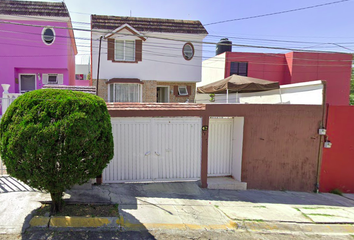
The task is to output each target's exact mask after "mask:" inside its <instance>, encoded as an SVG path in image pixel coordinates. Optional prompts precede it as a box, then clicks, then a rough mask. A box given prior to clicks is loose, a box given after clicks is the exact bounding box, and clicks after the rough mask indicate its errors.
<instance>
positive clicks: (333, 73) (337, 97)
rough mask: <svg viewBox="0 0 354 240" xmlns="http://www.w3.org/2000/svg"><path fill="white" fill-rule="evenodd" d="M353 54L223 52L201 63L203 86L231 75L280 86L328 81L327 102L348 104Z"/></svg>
mask: <svg viewBox="0 0 354 240" xmlns="http://www.w3.org/2000/svg"><path fill="white" fill-rule="evenodd" d="M351 68H352V55H351V54H346V53H315V52H313V53H309V52H289V53H286V54H271V53H246V52H224V53H222V54H219V55H217V56H215V57H212V58H210V59H208V60H205V61H204V62H203V74H202V84H201V85H205V84H207V83H210V82H214V81H217V80H220V79H223V78H225V77H228V76H230V75H231V74H238V75H243V76H249V77H255V78H261V79H265V80H270V81H277V82H279V83H280V84H290V83H299V82H307V81H313V80H325V81H327V103H329V104H331V105H349V91H350V77H351Z"/></svg>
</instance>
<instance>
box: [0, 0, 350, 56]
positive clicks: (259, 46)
mask: <svg viewBox="0 0 354 240" xmlns="http://www.w3.org/2000/svg"><path fill="white" fill-rule="evenodd" d="M342 1H349V0H342ZM0 23H4V24H13V25H21V26H30V27H48V26H44V25H37V24H24V23H17V22H9V21H0ZM53 28H58V29H72V30H78V31H86V32H96V33H100V34H105V33H107V32H106V31H99V30H88V29H80V28H68V27H58V26H53ZM116 34H119V33H116ZM120 35H123V36H131V34H120ZM144 36H145V37H148V38H155V39H162V40H169V41H178V42H186V41H189V42H192V43H196V44H198V43H199V44H208V45H217V44H219V45H220V43H216V42H205V41H196V40H191V39H176V38H167V37H156V36H151V35H148V34H146V35H144ZM231 46H235V47H244V48H245V47H246V48H261V49H276V50H289V51H299V52H309V50H303V49H299V48H288V47H269V46H261V45H248V44H231ZM310 51H312V52H332V53H333V51H318V50H317V51H316V50H310ZM334 53H335V52H334Z"/></svg>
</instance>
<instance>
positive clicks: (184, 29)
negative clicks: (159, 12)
mask: <svg viewBox="0 0 354 240" xmlns="http://www.w3.org/2000/svg"><path fill="white" fill-rule="evenodd" d="M123 24H129V25H130V26H132V27H133V28H134V29H136V30H137V31H140V32H166V33H191V34H208V32H207V30H206V29H205V28H204V26H203V25H202V24H201V22H200V21H195V20H176V19H162V18H138V17H118V16H105V15H91V28H92V29H104V30H114V29H116V28H118V27H120V26H121V25H123Z"/></svg>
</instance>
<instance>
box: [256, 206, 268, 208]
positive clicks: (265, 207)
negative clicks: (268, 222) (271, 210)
mask: <svg viewBox="0 0 354 240" xmlns="http://www.w3.org/2000/svg"><path fill="white" fill-rule="evenodd" d="M253 207H254V208H267V207H266V206H253Z"/></svg>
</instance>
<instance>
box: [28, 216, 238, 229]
mask: <svg viewBox="0 0 354 240" xmlns="http://www.w3.org/2000/svg"><path fill="white" fill-rule="evenodd" d="M29 224H30V227H32V228H119V229H124V230H125V231H141V230H146V229H148V230H153V229H164V230H171V229H178V230H200V229H208V230H227V229H237V228H238V224H237V223H235V222H233V221H230V222H229V223H227V224H220V225H197V224H169V223H133V222H130V221H127V220H124V218H123V217H119V218H118V217H69V216H55V217H42V216H34V217H33V218H32V219H31V220H30V222H29Z"/></svg>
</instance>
